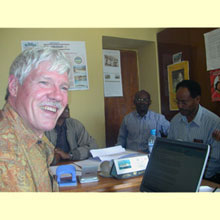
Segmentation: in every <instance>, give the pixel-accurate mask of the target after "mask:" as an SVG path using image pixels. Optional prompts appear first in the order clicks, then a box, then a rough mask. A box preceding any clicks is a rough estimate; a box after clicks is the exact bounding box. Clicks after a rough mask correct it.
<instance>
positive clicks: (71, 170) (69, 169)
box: [56, 164, 77, 187]
mask: <svg viewBox="0 0 220 220" xmlns="http://www.w3.org/2000/svg"><path fill="white" fill-rule="evenodd" d="M64 174H70V175H71V177H64V176H63V177H62V175H64ZM56 175H57V183H58V185H59V186H61V187H62V186H76V185H77V180H76V169H75V167H74V166H73V165H70V164H68V165H60V166H58V167H57V169H56ZM61 178H62V179H61Z"/></svg>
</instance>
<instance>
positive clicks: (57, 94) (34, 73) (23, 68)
mask: <svg viewBox="0 0 220 220" xmlns="http://www.w3.org/2000/svg"><path fill="white" fill-rule="evenodd" d="M70 69H71V67H70V64H69V62H68V59H67V58H66V56H65V55H64V54H63V53H62V52H61V51H60V50H55V49H51V48H38V47H35V48H33V49H27V50H25V51H23V52H22V53H21V54H19V55H18V56H17V57H16V59H15V60H14V61H13V63H12V65H11V67H10V73H9V74H10V75H9V78H8V89H7V94H6V97H5V99H6V103H5V105H4V107H3V109H2V111H1V113H0V191H7V192H11V191H13V192H15V191H16V192H17V191H22V192H39V191H40V192H45V191H46V192H51V191H52V190H54V191H56V190H57V188H56V187H54V186H55V185H56V184H54V185H53V182H52V178H51V176H50V175H49V172H48V167H49V166H50V164H51V162H52V161H53V158H54V146H53V145H52V144H51V143H50V142H49V141H48V139H47V138H46V137H45V135H44V132H45V131H48V130H51V129H53V128H54V127H55V125H56V122H57V119H58V118H59V116H60V115H61V113H62V112H63V110H64V108H65V107H66V105H67V100H68V88H69V77H70Z"/></svg>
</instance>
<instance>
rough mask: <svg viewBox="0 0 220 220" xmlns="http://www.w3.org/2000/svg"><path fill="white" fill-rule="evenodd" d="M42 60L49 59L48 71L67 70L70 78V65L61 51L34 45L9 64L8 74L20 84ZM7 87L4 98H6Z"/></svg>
mask: <svg viewBox="0 0 220 220" xmlns="http://www.w3.org/2000/svg"><path fill="white" fill-rule="evenodd" d="M43 61H49V62H50V64H51V66H50V68H49V69H48V70H49V71H57V72H58V73H60V74H63V73H65V72H67V74H68V78H69V79H70V69H71V65H70V62H69V60H68V58H67V57H66V55H65V54H64V53H63V52H62V51H61V50H57V49H54V48H50V47H34V48H29V49H26V50H24V51H23V52H22V53H20V54H19V55H18V56H17V57H16V58H15V60H14V61H13V63H12V64H11V67H10V70H9V75H14V76H15V77H16V78H17V79H18V81H19V83H20V84H21V85H22V84H23V82H24V80H25V78H26V77H27V76H28V75H29V74H30V72H31V71H32V70H34V69H36V68H37V67H38V65H39V64H40V63H41V62H43ZM8 95H9V93H8V89H7V94H6V97H5V99H6V100H7V98H8Z"/></svg>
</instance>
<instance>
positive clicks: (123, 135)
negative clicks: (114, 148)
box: [116, 118, 128, 148]
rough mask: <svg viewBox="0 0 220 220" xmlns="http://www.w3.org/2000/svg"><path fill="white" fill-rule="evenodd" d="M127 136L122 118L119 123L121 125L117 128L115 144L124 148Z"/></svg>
mask: <svg viewBox="0 0 220 220" xmlns="http://www.w3.org/2000/svg"><path fill="white" fill-rule="evenodd" d="M127 136H128V131H127V126H126V123H125V118H124V119H123V121H122V123H121V127H120V129H119V133H118V140H117V144H116V145H121V146H122V147H124V148H126V142H127Z"/></svg>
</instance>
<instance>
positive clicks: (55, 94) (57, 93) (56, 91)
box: [49, 86, 63, 101]
mask: <svg viewBox="0 0 220 220" xmlns="http://www.w3.org/2000/svg"><path fill="white" fill-rule="evenodd" d="M49 98H50V99H54V100H57V101H61V100H62V98H63V96H62V92H61V90H60V88H59V87H57V86H53V88H52V89H51V92H50V93H49Z"/></svg>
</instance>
